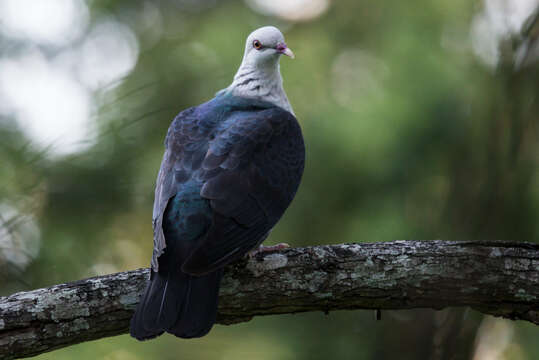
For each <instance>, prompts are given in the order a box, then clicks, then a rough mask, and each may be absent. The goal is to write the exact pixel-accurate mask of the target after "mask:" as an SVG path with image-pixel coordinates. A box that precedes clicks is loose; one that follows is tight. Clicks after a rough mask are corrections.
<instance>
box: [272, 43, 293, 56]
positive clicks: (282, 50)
mask: <svg viewBox="0 0 539 360" xmlns="http://www.w3.org/2000/svg"><path fill="white" fill-rule="evenodd" d="M275 50H277V52H278V53H281V54H283V55H286V56H288V57H290V58H291V59H293V58H295V57H296V56H295V55H294V53H293V52H292V50H290V48H289V47H288V46H286V44H285V43H280V44H277V46H276V47H275Z"/></svg>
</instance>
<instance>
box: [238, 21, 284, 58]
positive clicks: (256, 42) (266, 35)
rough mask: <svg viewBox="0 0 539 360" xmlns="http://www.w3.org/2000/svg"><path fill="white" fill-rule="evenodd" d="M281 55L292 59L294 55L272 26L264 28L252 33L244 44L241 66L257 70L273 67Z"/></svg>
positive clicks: (280, 34) (279, 33)
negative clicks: (248, 66)
mask: <svg viewBox="0 0 539 360" xmlns="http://www.w3.org/2000/svg"><path fill="white" fill-rule="evenodd" d="M281 55H286V56H290V57H291V58H292V59H293V58H294V53H293V52H292V50H290V49H289V48H288V47H287V46H286V43H285V42H284V36H283V34H282V33H281V32H280V31H279V29H277V28H276V27H274V26H264V27H261V28H260V29H257V30H255V31H253V32H252V33H251V34H250V35H249V36H248V37H247V41H246V42H245V52H244V53H243V61H242V65H244V64H245V65H247V64H249V65H251V66H254V67H257V68H266V67H273V66H275V65H276V64H277V63H278V61H279V58H280V57H281Z"/></svg>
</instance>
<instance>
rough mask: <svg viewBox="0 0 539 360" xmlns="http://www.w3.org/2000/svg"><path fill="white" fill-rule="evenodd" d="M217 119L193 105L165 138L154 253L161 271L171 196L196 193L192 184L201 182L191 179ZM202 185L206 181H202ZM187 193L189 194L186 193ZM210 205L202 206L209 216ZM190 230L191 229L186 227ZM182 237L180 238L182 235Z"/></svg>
mask: <svg viewBox="0 0 539 360" xmlns="http://www.w3.org/2000/svg"><path fill="white" fill-rule="evenodd" d="M213 127H214V123H213V122H212V121H207V117H204V116H201V115H200V111H199V109H197V108H196V107H195V108H190V109H187V110H185V111H182V112H181V113H180V114H179V115H178V116H177V117H176V118H175V119H174V121H173V122H172V124H171V126H170V128H169V130H168V133H167V137H166V140H165V153H164V155H163V161H162V162H161V168H160V169H159V174H158V176H157V183H156V188H155V200H154V208H153V229H154V249H153V257H152V268H153V270H154V271H156V272H157V271H158V269H159V262H158V258H159V257H160V256H161V255H162V254H163V252H164V251H165V248H166V246H167V242H166V239H165V235H164V232H163V217H164V216H165V212H166V209H167V205H168V203H169V200H170V199H172V198H173V197H175V198H177V199H178V201H181V200H182V198H183V197H187V198H188V199H190V198H191V197H192V190H193V189H192V188H193V186H197V183H195V184H193V182H192V181H191V179H192V178H193V177H194V176H195V175H196V172H197V170H199V169H200V166H201V164H202V161H203V160H204V157H205V155H206V152H207V149H208V146H209V143H208V137H209V134H210V132H211V131H213ZM188 182H189V183H190V185H189V191H188V192H185V194H184V191H183V189H184V188H185V186H184V184H185V183H188ZM198 187H199V188H200V187H202V184H201V183H200V182H198ZM184 195H185V196H184ZM171 209H172V211H179V210H178V209H179V207H173V208H171ZM207 209H209V207H208V208H206V207H201V209H200V212H201V215H204V216H209V217H210V218H211V214H210V213H206V212H207V211H208V210H207ZM176 215H178V216H182V214H171V216H176ZM185 230H186V231H189V229H185ZM179 240H180V239H179Z"/></svg>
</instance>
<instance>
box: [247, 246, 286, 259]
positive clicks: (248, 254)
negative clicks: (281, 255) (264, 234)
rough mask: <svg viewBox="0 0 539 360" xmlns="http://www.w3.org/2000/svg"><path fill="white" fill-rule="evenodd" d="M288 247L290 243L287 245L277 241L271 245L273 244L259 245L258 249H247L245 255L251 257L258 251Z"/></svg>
mask: <svg viewBox="0 0 539 360" xmlns="http://www.w3.org/2000/svg"><path fill="white" fill-rule="evenodd" d="M289 247H290V245H288V244H287V243H279V244H277V245H273V246H263V245H260V247H259V248H258V249H256V250H252V251H249V252H248V253H247V256H249V257H250V258H252V257H254V256H255V255H256V254H258V253H265V252H270V251H276V250H283V249H288V248H289Z"/></svg>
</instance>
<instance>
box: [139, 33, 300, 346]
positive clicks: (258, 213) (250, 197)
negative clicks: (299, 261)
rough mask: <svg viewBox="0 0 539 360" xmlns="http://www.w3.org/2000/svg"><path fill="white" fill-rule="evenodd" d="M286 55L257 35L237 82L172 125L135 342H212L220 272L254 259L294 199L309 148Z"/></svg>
mask: <svg viewBox="0 0 539 360" xmlns="http://www.w3.org/2000/svg"><path fill="white" fill-rule="evenodd" d="M281 55H286V56H289V57H291V58H294V53H293V52H292V50H290V49H289V48H288V47H287V45H286V43H285V42H284V37H283V34H282V33H281V32H280V31H279V29H277V28H275V27H273V26H266V27H262V28H259V29H257V30H255V31H254V32H252V33H251V34H250V35H249V36H248V37H247V41H246V43H245V52H244V55H243V61H242V63H241V65H240V67H239V70H238V72H237V73H236V75H235V76H234V79H233V82H232V84H231V85H230V86H228V87H227V88H225V89H223V90H221V91H219V92H218V93H217V94H216V95H215V97H214V98H213V99H211V100H210V101H208V102H206V103H203V104H201V105H198V106H195V107H192V108H189V109H187V110H184V111H182V112H180V113H179V114H178V115H177V116H176V118H175V119H174V120H173V122H172V124H171V125H170V127H169V129H168V133H167V136H166V139H165V153H164V156H163V160H162V163H161V168H160V170H159V174H158V176H157V183H156V189H155V201H154V208H153V230H154V249H153V256H152V261H151V269H150V270H151V271H150V280H149V282H148V285H147V287H146V289H145V291H144V293H143V294H142V296H141V298H140V302H139V304H138V306H137V308H136V310H135V313H134V315H133V317H132V319H131V326H130V333H131V336H133V337H134V338H136V339H138V340H147V339H152V338H155V337H156V336H159V335H161V334H163V333H164V332H165V331H166V332H168V333H170V334H173V335H175V336H177V337H180V338H196V337H202V336H204V335H206V334H207V333H208V332H209V331H210V330H211V328H212V327H213V324H214V323H215V321H216V316H217V304H218V294H219V286H220V282H221V278H222V276H223V268H224V267H225V266H226V265H227V264H230V263H232V262H234V261H236V260H239V259H241V258H242V257H244V256H245V255H246V254H248V253H249V252H252V251H256V249H258V247H259V246H260V245H261V243H262V242H263V241H264V240H265V239H266V237H267V236H268V234H269V232H270V231H271V229H272V228H273V227H274V226H275V224H276V223H277V222H278V221H279V219H280V218H281V216H282V215H283V213H284V212H285V210H286V209H287V207H288V206H289V204H290V203H291V201H292V199H293V198H294V196H295V194H296V191H297V190H298V187H299V184H300V181H301V177H302V174H303V168H304V163H305V145H304V142H303V136H302V132H301V128H300V125H299V123H298V121H297V120H296V118H295V115H294V111H293V110H292V107H291V105H290V102H289V101H288V98H287V96H286V94H285V92H284V89H283V81H282V77H281V74H280V70H279V59H280V57H281Z"/></svg>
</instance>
